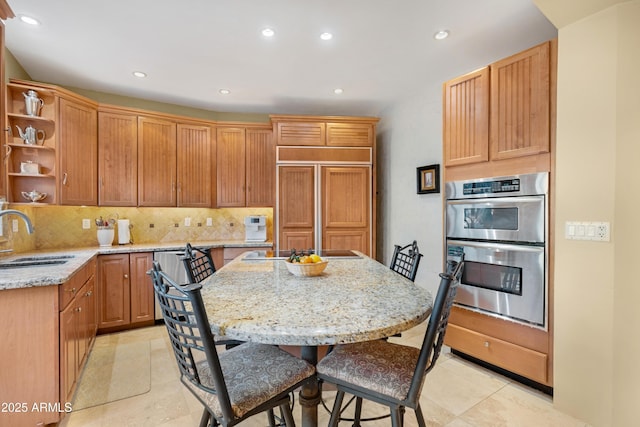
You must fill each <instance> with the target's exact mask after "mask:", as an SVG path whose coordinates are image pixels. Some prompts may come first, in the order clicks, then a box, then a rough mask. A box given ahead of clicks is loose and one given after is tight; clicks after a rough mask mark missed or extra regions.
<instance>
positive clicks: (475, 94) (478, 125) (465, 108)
mask: <svg viewBox="0 0 640 427" xmlns="http://www.w3.org/2000/svg"><path fill="white" fill-rule="evenodd" d="M443 90H444V106H443V109H444V114H443V117H444V120H443V129H442V135H443V140H444V164H445V166H457V165H464V164H468V163H476V162H485V161H487V160H489V97H490V92H489V67H485V68H482V69H480V70H477V71H474V72H472V73H469V74H466V75H464V76H462V77H458V78H456V79H453V80H450V81H448V82H446V83H444V89H443Z"/></svg>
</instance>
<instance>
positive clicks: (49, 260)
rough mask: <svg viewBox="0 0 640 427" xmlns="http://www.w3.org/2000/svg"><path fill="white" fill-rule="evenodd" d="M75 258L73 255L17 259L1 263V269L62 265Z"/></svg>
mask: <svg viewBox="0 0 640 427" xmlns="http://www.w3.org/2000/svg"><path fill="white" fill-rule="evenodd" d="M70 258H73V255H51V256H31V257H22V258H16V259H14V260H11V261H5V262H2V263H0V269H6V268H23V267H43V266H47V265H60V264H64V263H66V262H67V261H69V259H70Z"/></svg>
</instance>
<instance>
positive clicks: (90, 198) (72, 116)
mask: <svg viewBox="0 0 640 427" xmlns="http://www.w3.org/2000/svg"><path fill="white" fill-rule="evenodd" d="M59 102H60V104H59V108H60V110H59V115H60V116H59V126H58V137H59V141H60V143H59V144H60V145H59V148H60V154H59V159H60V172H61V175H60V204H62V205H76V206H82V205H85V206H96V205H97V204H98V187H97V185H96V183H97V181H98V119H97V115H98V111H97V108H96V107H95V106H91V105H86V104H83V103H79V102H74V101H71V100H67V99H65V98H60V101H59Z"/></svg>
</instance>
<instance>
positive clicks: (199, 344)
mask: <svg viewBox="0 0 640 427" xmlns="http://www.w3.org/2000/svg"><path fill="white" fill-rule="evenodd" d="M149 274H150V275H151V278H152V279H153V288H154V291H155V293H156V295H157V297H158V303H159V305H160V309H161V311H162V317H163V318H164V323H165V325H166V327H167V332H168V333H169V338H170V340H171V348H172V349H173V352H174V355H175V357H176V361H177V362H178V368H179V369H180V374H181V379H182V381H189V382H190V383H191V384H193V385H194V386H195V387H198V388H199V389H201V390H204V391H205V392H208V393H212V394H215V395H217V397H218V401H219V403H220V408H221V409H222V414H223V416H224V417H225V418H226V419H227V420H230V419H233V412H232V409H231V403H230V401H229V395H228V391H227V386H226V384H225V382H224V377H223V375H222V368H221V367H220V360H219V359H218V352H217V351H216V347H215V345H214V339H213V334H212V333H211V329H210V326H209V320H208V318H207V313H206V312H205V308H204V304H203V302H202V296H201V294H200V289H201V288H202V285H200V284H199V283H190V284H187V285H183V286H181V285H178V284H176V283H175V282H174V281H173V280H172V279H171V277H169V276H168V275H167V274H166V273H164V272H163V271H162V268H161V267H160V264H159V263H158V262H157V261H154V262H153V267H152V269H151V270H150V271H149ZM203 356H204V357H206V360H207V364H208V368H209V370H210V372H211V378H212V381H213V384H205V383H203V381H202V378H201V373H200V372H198V368H197V364H196V362H198V361H201V360H203Z"/></svg>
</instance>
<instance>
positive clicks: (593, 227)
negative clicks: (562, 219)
mask: <svg viewBox="0 0 640 427" xmlns="http://www.w3.org/2000/svg"><path fill="white" fill-rule="evenodd" d="M564 237H565V239H568V240H592V241H596V242H608V241H610V240H611V235H610V225H609V223H608V222H593V221H592V222H585V221H567V222H566V223H565V227H564Z"/></svg>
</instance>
